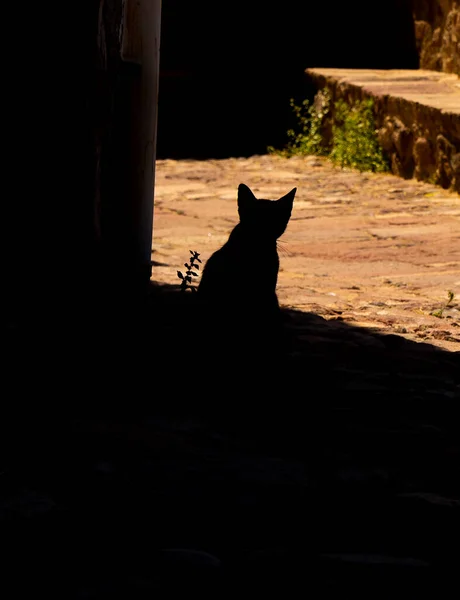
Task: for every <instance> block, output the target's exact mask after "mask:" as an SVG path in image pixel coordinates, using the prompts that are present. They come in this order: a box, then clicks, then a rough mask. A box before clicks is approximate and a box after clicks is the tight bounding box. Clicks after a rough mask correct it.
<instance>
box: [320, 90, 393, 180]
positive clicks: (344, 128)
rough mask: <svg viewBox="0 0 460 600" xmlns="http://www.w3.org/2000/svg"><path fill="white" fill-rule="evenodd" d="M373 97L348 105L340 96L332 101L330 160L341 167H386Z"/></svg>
mask: <svg viewBox="0 0 460 600" xmlns="http://www.w3.org/2000/svg"><path fill="white" fill-rule="evenodd" d="M373 104H374V103H373V100H372V99H368V100H362V101H361V102H356V103H355V104H354V105H353V106H349V105H348V104H346V102H344V101H343V100H339V101H338V102H336V103H335V118H334V125H333V126H332V151H331V154H330V158H331V160H332V161H333V162H334V163H336V164H338V165H340V166H341V167H351V168H353V169H358V170H359V171H374V172H383V171H388V163H387V161H386V159H385V157H384V155H383V152H382V148H381V147H380V145H379V143H378V139H377V135H376V129H375V123H374V114H373Z"/></svg>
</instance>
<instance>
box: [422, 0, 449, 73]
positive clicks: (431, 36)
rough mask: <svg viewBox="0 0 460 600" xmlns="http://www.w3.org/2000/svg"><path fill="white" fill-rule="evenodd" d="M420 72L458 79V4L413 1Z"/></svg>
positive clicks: (438, 0) (442, 1)
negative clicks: (450, 74)
mask: <svg viewBox="0 0 460 600" xmlns="http://www.w3.org/2000/svg"><path fill="white" fill-rule="evenodd" d="M412 10H413V17H414V25H415V38H416V43H417V50H418V53H419V57H420V68H421V69H430V70H434V71H444V72H445V73H455V74H457V75H460V2H459V1H458V0H412Z"/></svg>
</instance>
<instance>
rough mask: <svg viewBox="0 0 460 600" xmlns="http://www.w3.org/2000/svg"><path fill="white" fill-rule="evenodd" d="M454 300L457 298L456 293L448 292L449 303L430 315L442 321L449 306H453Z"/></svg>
mask: <svg viewBox="0 0 460 600" xmlns="http://www.w3.org/2000/svg"><path fill="white" fill-rule="evenodd" d="M454 298H455V294H454V292H453V291H452V290H448V291H447V302H445V303H444V305H443V306H441V308H438V310H434V311H433V312H432V313H430V314H431V315H432V316H433V317H438V319H442V318H443V314H444V311H445V310H446V308H448V307H449V306H451V305H452V302H453V301H454Z"/></svg>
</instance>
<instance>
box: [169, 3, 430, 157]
mask: <svg viewBox="0 0 460 600" xmlns="http://www.w3.org/2000/svg"><path fill="white" fill-rule="evenodd" d="M413 29H414V28H413V21H412V16H411V9H410V2H409V0H388V2H386V3H385V10H384V11H383V10H382V11H381V12H379V11H377V10H376V9H375V7H374V6H371V5H370V4H369V2H367V1H365V0H356V1H355V2H348V3H345V2H341V3H338V2H337V3H333V4H332V5H331V4H330V3H327V4H326V3H311V2H307V1H305V0H304V1H300V0H291V1H287V2H283V3H282V4H277V5H275V4H270V3H266V2H262V1H261V0H245V1H244V2H243V1H242V0H234V1H233V2H231V3H227V4H224V5H222V4H221V3H216V2H211V1H210V0H205V1H203V2H200V3H198V4H196V3H190V2H187V1H186V0H169V1H168V2H164V3H163V16H162V33H161V74H160V99H159V131H158V157H159V158H165V157H187V156H189V157H197V158H206V157H224V156H235V155H240V156H242V155H246V156H248V155H251V154H257V153H264V152H266V148H267V146H268V145H275V146H277V145H279V144H282V143H283V141H284V140H285V132H286V130H287V129H288V127H289V118H290V115H291V111H290V107H289V99H290V98H291V97H296V98H301V97H302V96H303V97H305V96H307V95H308V94H309V93H311V91H310V90H308V89H307V87H306V82H305V76H304V71H305V69H306V68H307V67H338V68H374V69H388V68H400V69H402V68H417V67H418V58H417V53H416V49H415V38H414V30H413Z"/></svg>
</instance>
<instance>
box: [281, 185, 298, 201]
mask: <svg viewBox="0 0 460 600" xmlns="http://www.w3.org/2000/svg"><path fill="white" fill-rule="evenodd" d="M296 192H297V188H292V190H291V191H290V192H288V193H287V194H286V195H285V196H283V197H282V198H280V199H279V200H278V202H282V203H283V204H292V203H293V202H294V197H295V194H296Z"/></svg>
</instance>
